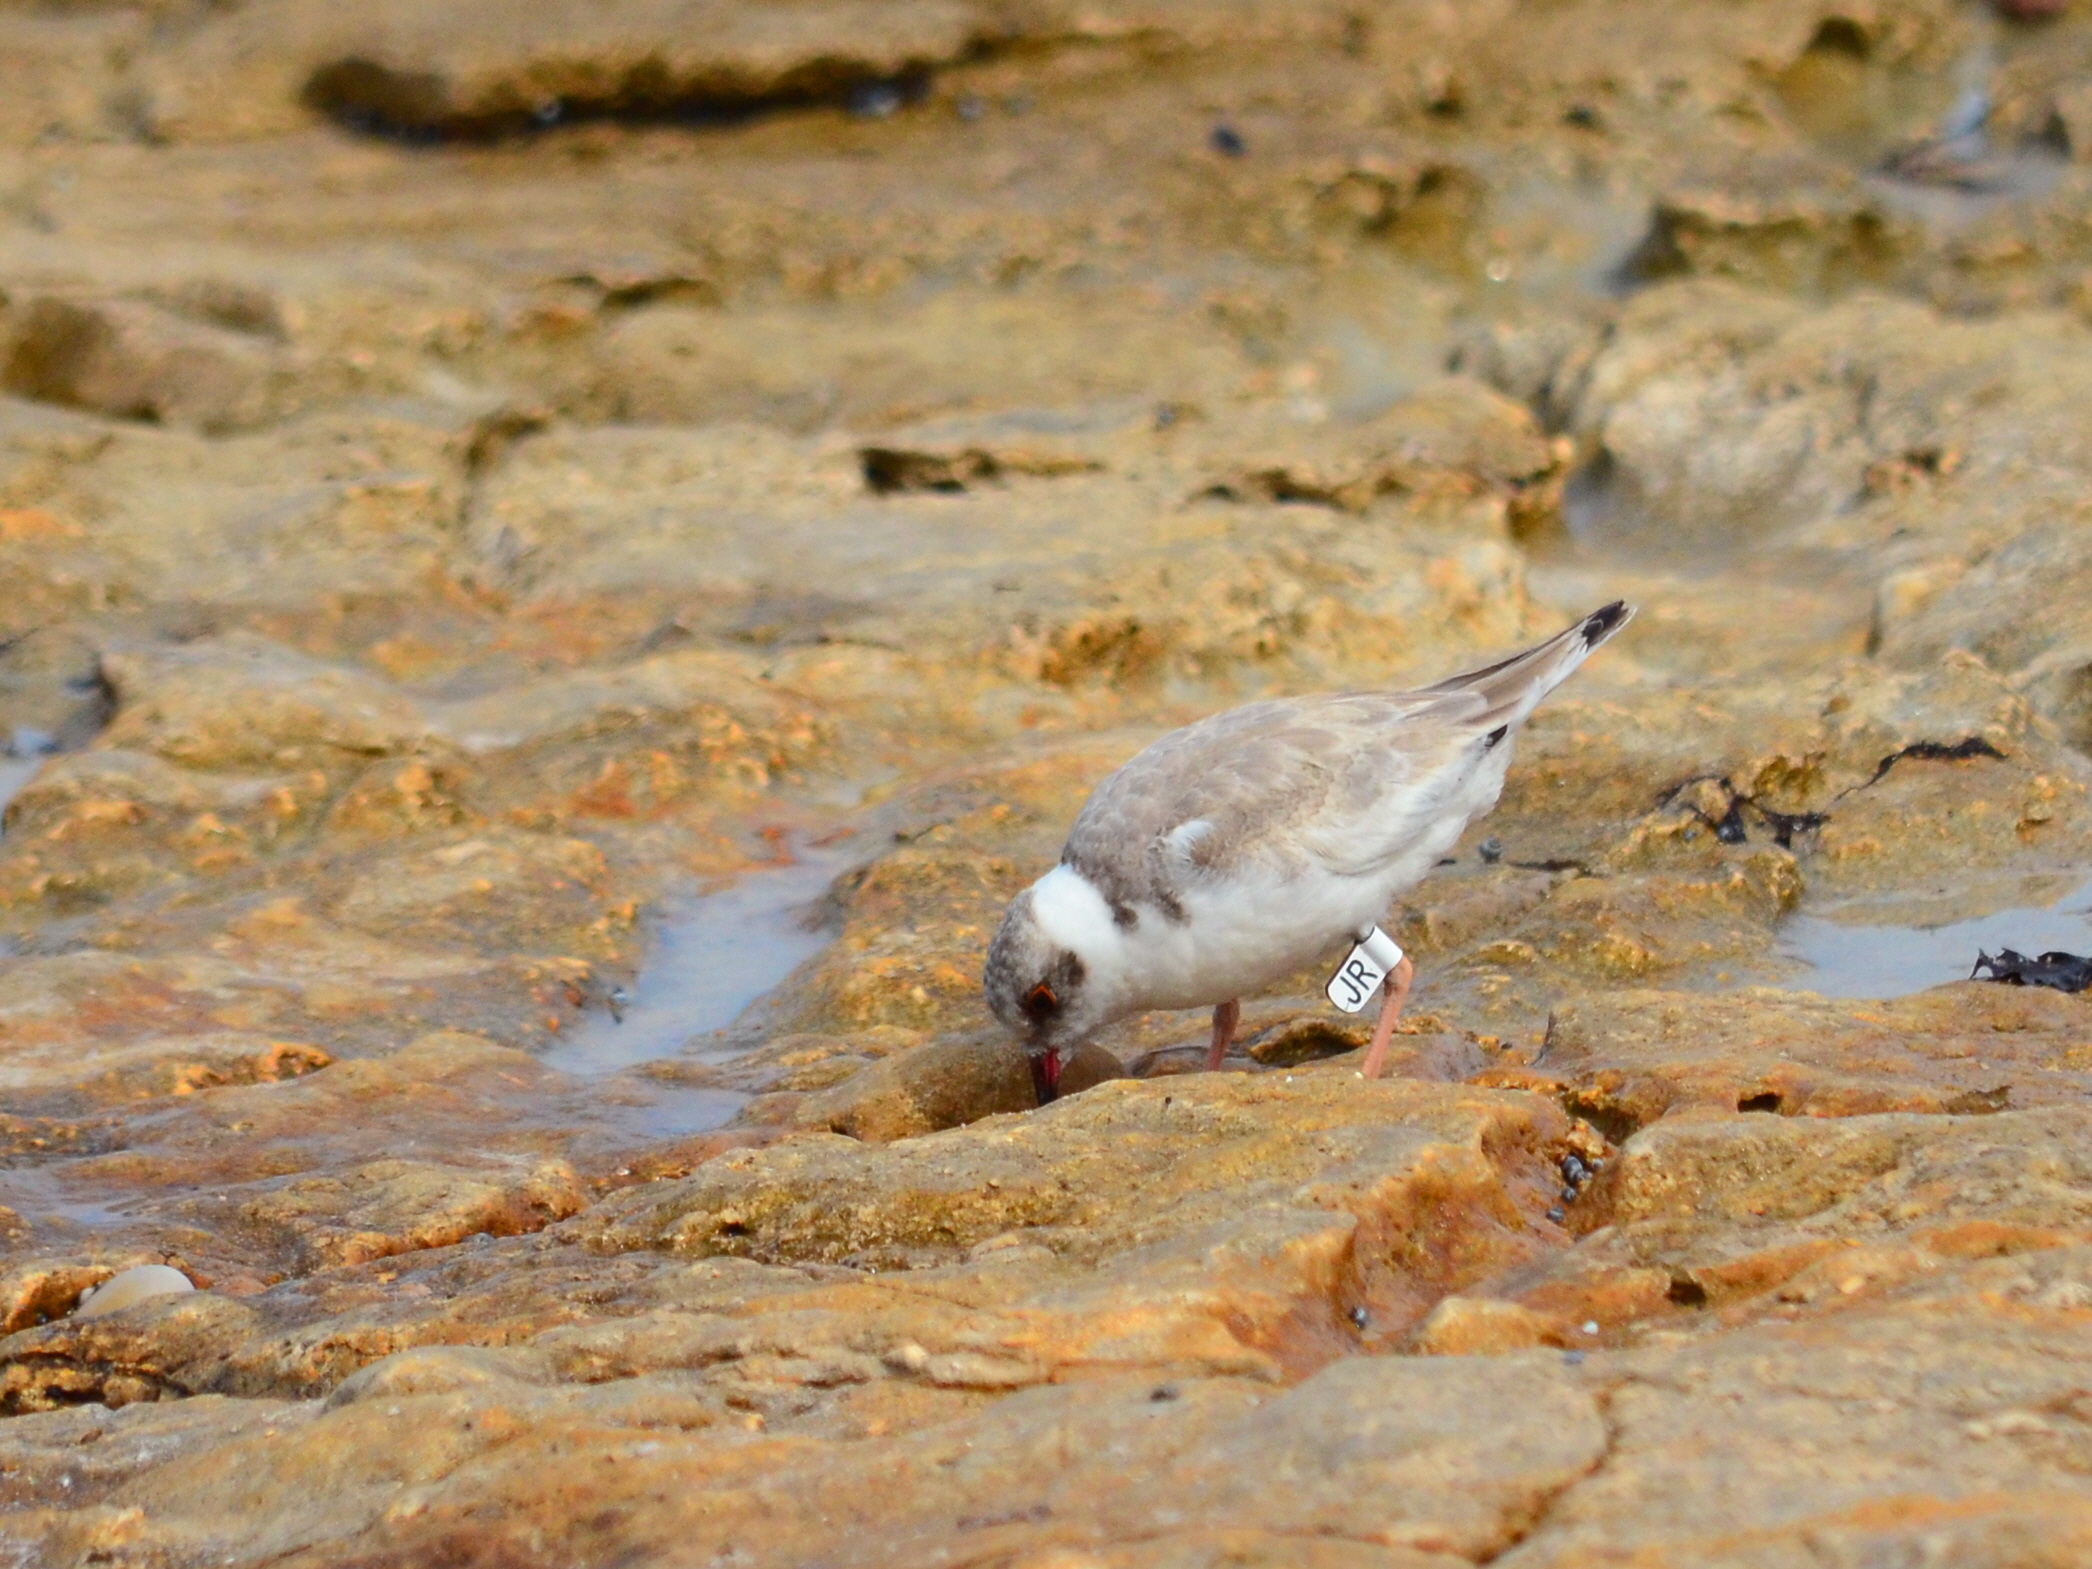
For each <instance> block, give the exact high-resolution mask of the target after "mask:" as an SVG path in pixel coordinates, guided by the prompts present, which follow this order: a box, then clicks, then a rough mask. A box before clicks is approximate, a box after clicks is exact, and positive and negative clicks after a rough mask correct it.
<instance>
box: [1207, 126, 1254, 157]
mask: <svg viewBox="0 0 2092 1569" xmlns="http://www.w3.org/2000/svg"><path fill="white" fill-rule="evenodd" d="M1206 141H1207V143H1208V145H1210V146H1211V147H1212V149H1213V150H1214V151H1215V152H1217V153H1219V154H1220V155H1221V156H1222V157H1224V158H1240V157H1241V156H1242V155H1243V154H1244V153H1246V152H1248V151H1249V143H1247V142H1245V141H1244V140H1243V139H1242V133H1241V132H1240V131H1238V130H1236V129H1235V128H1234V127H1233V126H1232V125H1216V126H1214V127H1213V133H1212V134H1211V135H1210V136H1208V137H1207V138H1206Z"/></svg>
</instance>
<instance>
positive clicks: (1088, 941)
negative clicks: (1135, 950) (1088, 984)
mask: <svg viewBox="0 0 2092 1569" xmlns="http://www.w3.org/2000/svg"><path fill="white" fill-rule="evenodd" d="M1031 913H1032V917H1033V918H1034V919H1035V920H1037V921H1038V923H1039V930H1040V931H1042V932H1044V933H1045V934H1046V936H1047V938H1048V939H1049V940H1051V941H1052V942H1054V943H1057V944H1058V945H1059V946H1061V947H1063V948H1067V949H1070V950H1072V951H1073V952H1074V953H1076V954H1078V955H1080V957H1081V959H1082V961H1083V963H1085V964H1088V965H1093V966H1094V965H1096V964H1098V963H1105V964H1110V963H1112V962H1113V961H1114V960H1115V958H1116V956H1117V954H1118V953H1119V951H1120V949H1121V948H1122V947H1123V946H1124V945H1123V942H1122V940H1121V937H1120V933H1119V926H1118V923H1117V922H1116V921H1114V920H1113V919H1112V918H1111V905H1110V904H1109V903H1108V902H1106V900H1105V898H1104V895H1103V894H1101V893H1099V892H1098V891H1097V885H1096V884H1095V883H1093V882H1091V881H1090V880H1089V879H1088V878H1087V877H1085V876H1083V875H1082V873H1080V872H1078V871H1077V870H1075V868H1074V867H1072V866H1056V867H1055V868H1054V869H1053V870H1052V871H1050V872H1048V873H1047V874H1046V875H1045V876H1044V877H1041V878H1040V879H1039V880H1038V881H1037V882H1035V883H1033V884H1032V888H1031Z"/></svg>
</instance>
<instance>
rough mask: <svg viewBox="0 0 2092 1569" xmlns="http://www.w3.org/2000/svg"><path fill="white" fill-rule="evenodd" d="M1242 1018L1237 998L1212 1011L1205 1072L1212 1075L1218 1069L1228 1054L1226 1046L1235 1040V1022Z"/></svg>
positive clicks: (1240, 1006)
mask: <svg viewBox="0 0 2092 1569" xmlns="http://www.w3.org/2000/svg"><path fill="white" fill-rule="evenodd" d="M1241 1017H1242V1003H1241V1000H1240V999H1239V998H1230V999H1229V1000H1228V1001H1226V1002H1224V1003H1222V1004H1220V1006H1219V1007H1217V1008H1215V1009H1214V1010H1213V1046H1212V1049H1211V1050H1209V1051H1208V1052H1207V1053H1206V1071H1207V1072H1208V1073H1213V1072H1215V1071H1217V1070H1218V1069H1219V1067H1220V1060H1221V1058H1223V1057H1225V1056H1226V1055H1227V1054H1228V1046H1229V1045H1230V1043H1232V1042H1233V1041H1234V1039H1235V1022H1236V1021H1237V1020H1238V1019H1240V1018H1241Z"/></svg>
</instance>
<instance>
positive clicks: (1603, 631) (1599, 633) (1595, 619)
mask: <svg viewBox="0 0 2092 1569" xmlns="http://www.w3.org/2000/svg"><path fill="white" fill-rule="evenodd" d="M1633 617H1634V606H1632V605H1630V604H1628V603H1627V601H1626V600H1624V599H1616V600H1614V601H1613V602H1612V603H1611V604H1609V605H1607V606H1606V607H1605V608H1604V609H1603V610H1594V611H1592V612H1591V613H1590V614H1589V615H1587V616H1585V617H1584V624H1583V634H1584V647H1585V648H1596V647H1597V646H1598V645H1599V644H1600V643H1603V642H1604V641H1605V640H1606V639H1607V638H1609V637H1611V636H1612V635H1613V634H1614V633H1615V632H1617V631H1619V630H1620V628H1622V627H1623V626H1625V625H1627V623H1628V622H1629V621H1630V620H1632V619H1633Z"/></svg>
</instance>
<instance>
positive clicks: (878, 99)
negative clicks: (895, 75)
mask: <svg viewBox="0 0 2092 1569" xmlns="http://www.w3.org/2000/svg"><path fill="white" fill-rule="evenodd" d="M900 107H901V90H900V89H899V88H898V87H896V86H894V85H893V83H891V82H864V83H861V84H859V85H858V86H856V87H853V88H851V89H850V112H851V113H852V114H854V115H856V116H857V117H858V118H859V119H860V120H884V119H886V118H887V117H888V116H890V115H893V114H896V113H898V112H899V110H900Z"/></svg>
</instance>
